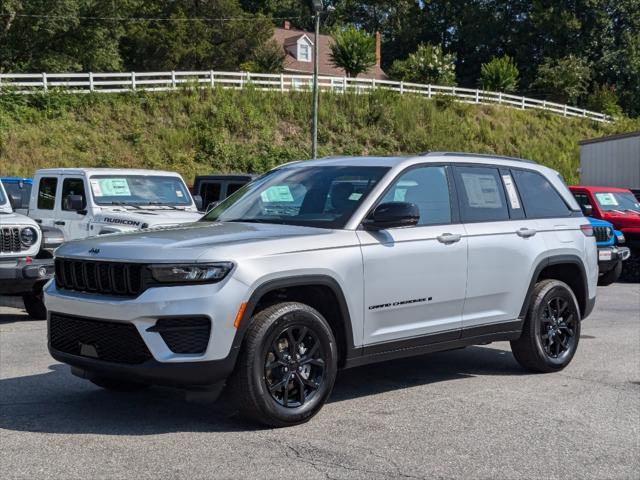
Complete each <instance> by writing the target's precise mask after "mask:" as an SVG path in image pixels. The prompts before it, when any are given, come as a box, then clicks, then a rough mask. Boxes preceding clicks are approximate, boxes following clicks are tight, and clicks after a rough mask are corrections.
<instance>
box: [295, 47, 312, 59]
mask: <svg viewBox="0 0 640 480" xmlns="http://www.w3.org/2000/svg"><path fill="white" fill-rule="evenodd" d="M298 60H299V61H301V62H310V61H311V48H310V47H309V45H308V44H306V43H300V44H299V45H298Z"/></svg>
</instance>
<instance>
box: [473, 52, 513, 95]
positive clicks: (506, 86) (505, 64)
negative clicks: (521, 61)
mask: <svg viewBox="0 0 640 480" xmlns="http://www.w3.org/2000/svg"><path fill="white" fill-rule="evenodd" d="M480 74H481V84H482V88H483V89H484V90H495V91H498V92H513V91H515V90H516V89H517V88H518V79H519V76H520V72H519V71H518V67H517V66H516V64H515V62H514V61H513V59H512V58H511V57H509V56H508V55H505V56H504V57H493V58H492V59H491V61H490V62H488V63H483V64H482V66H481V67H480Z"/></svg>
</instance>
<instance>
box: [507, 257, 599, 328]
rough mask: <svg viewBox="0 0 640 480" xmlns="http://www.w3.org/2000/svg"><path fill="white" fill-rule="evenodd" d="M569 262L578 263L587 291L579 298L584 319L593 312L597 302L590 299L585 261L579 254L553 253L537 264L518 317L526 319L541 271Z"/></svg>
mask: <svg viewBox="0 0 640 480" xmlns="http://www.w3.org/2000/svg"><path fill="white" fill-rule="evenodd" d="M567 263H568V264H571V265H576V266H577V267H578V270H579V271H580V277H581V280H582V286H583V288H584V292H585V295H584V299H582V300H581V299H578V303H579V307H580V312H581V316H582V319H583V320H584V319H585V318H587V317H588V316H589V315H590V314H591V311H592V310H593V307H594V305H595V302H592V301H590V299H589V284H588V280H587V272H586V270H585V268H584V263H583V261H582V259H581V258H580V257H578V256H577V255H570V254H563V255H551V256H549V257H545V258H543V259H542V260H541V261H540V262H539V263H538V265H536V268H535V270H534V272H533V275H532V276H531V281H530V282H529V288H528V289H527V295H526V297H525V299H524V302H523V304H522V308H521V309H520V315H519V317H518V318H520V319H524V317H525V316H526V315H527V309H528V308H529V300H530V298H531V292H533V288H534V287H535V285H536V283H537V282H538V278H539V277H540V273H541V272H542V270H544V269H545V268H547V267H549V266H551V265H560V264H567Z"/></svg>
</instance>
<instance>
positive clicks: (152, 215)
mask: <svg viewBox="0 0 640 480" xmlns="http://www.w3.org/2000/svg"><path fill="white" fill-rule="evenodd" d="M202 215H203V214H202V213H200V212H195V211H193V210H169V209H149V210H146V209H145V210H142V209H141V210H125V209H113V210H102V211H101V212H100V213H98V214H97V215H96V216H95V222H96V223H103V224H106V225H111V226H114V227H133V228H143V226H144V228H146V227H155V226H160V225H165V226H168V225H179V224H182V223H190V222H196V221H198V220H200V218H202Z"/></svg>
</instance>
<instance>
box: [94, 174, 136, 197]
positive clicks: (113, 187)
mask: <svg viewBox="0 0 640 480" xmlns="http://www.w3.org/2000/svg"><path fill="white" fill-rule="evenodd" d="M91 190H92V191H93V194H94V195H95V196H96V197H128V196H130V195H131V190H130V189H129V182H127V179H126V178H99V179H92V180H91Z"/></svg>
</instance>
